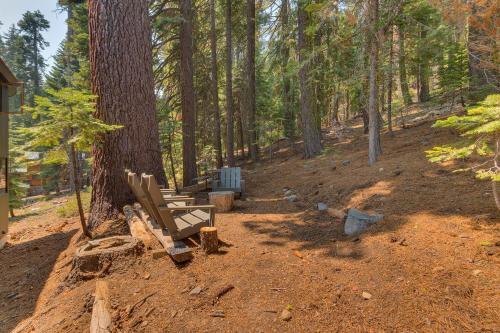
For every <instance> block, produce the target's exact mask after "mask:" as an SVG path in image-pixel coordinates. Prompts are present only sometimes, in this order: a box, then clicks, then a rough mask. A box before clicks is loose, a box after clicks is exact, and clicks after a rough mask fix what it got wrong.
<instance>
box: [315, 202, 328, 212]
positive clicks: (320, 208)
mask: <svg viewBox="0 0 500 333" xmlns="http://www.w3.org/2000/svg"><path fill="white" fill-rule="evenodd" d="M317 206H318V210H319V211H320V212H322V211H325V210H327V209H328V206H327V205H326V204H325V203H322V202H318V205H317Z"/></svg>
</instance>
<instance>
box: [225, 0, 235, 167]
mask: <svg viewBox="0 0 500 333" xmlns="http://www.w3.org/2000/svg"><path fill="white" fill-rule="evenodd" d="M226 109H227V111H226V112H227V114H226V122H227V133H226V136H227V138H226V146H227V147H226V152H227V164H228V166H230V167H232V166H234V105H233V43H232V13H231V0H226Z"/></svg>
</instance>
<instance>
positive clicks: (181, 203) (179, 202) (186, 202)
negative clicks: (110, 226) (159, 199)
mask: <svg viewBox="0 0 500 333" xmlns="http://www.w3.org/2000/svg"><path fill="white" fill-rule="evenodd" d="M127 183H128V185H129V187H130V189H131V190H132V192H133V193H134V195H135V197H136V198H137V200H138V201H139V203H140V204H141V205H142V206H143V207H144V209H145V210H146V211H147V212H148V213H149V214H150V215H151V213H150V211H151V208H149V209H148V207H146V206H147V204H146V202H147V198H146V194H145V193H144V191H143V189H142V187H141V181H140V180H139V177H138V176H137V174H135V173H133V172H129V173H128V176H127ZM164 200H165V202H166V203H167V207H169V208H174V207H186V206H190V205H193V204H194V200H195V199H194V198H189V197H167V198H164Z"/></svg>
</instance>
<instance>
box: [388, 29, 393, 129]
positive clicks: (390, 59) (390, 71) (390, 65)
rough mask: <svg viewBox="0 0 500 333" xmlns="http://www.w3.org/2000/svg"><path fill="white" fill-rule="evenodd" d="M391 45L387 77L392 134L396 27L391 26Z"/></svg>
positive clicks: (389, 125) (389, 120)
mask: <svg viewBox="0 0 500 333" xmlns="http://www.w3.org/2000/svg"><path fill="white" fill-rule="evenodd" d="M389 36H390V40H389V42H390V47H389V73H388V75H387V76H388V77H387V80H388V82H387V124H388V128H389V133H390V134H391V135H392V134H393V133H392V82H393V81H394V77H393V61H394V28H392V27H391V29H390V31H389Z"/></svg>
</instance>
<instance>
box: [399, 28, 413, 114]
mask: <svg viewBox="0 0 500 333" xmlns="http://www.w3.org/2000/svg"><path fill="white" fill-rule="evenodd" d="M398 42H399V83H400V85H401V94H402V95H403V101H404V103H405V105H410V104H411V103H412V100H411V95H410V88H409V86H408V78H407V76H406V54H405V31H404V26H403V24H399V25H398Z"/></svg>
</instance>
